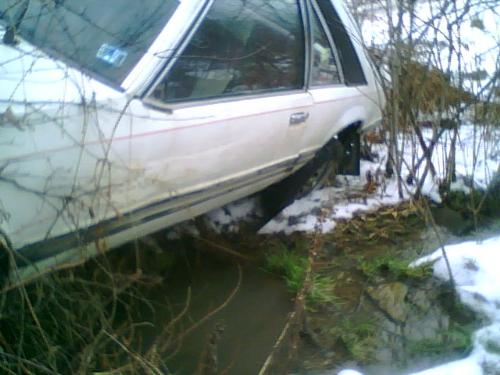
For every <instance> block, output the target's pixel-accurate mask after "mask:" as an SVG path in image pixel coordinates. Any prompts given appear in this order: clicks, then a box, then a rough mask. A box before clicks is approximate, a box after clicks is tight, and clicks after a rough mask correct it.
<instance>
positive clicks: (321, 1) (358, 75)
mask: <svg viewBox="0 0 500 375" xmlns="http://www.w3.org/2000/svg"><path fill="white" fill-rule="evenodd" d="M314 1H315V2H316V4H317V5H318V7H319V9H321V10H322V12H321V13H322V15H323V17H324V19H325V22H326V24H327V26H328V27H327V28H328V29H329V30H332V28H334V29H335V28H336V29H337V31H338V34H335V36H334V35H332V37H333V40H334V41H335V40H337V41H338V46H339V48H338V52H339V61H340V66H341V68H342V69H343V73H344V82H345V85H346V86H348V87H355V86H367V85H368V80H367V73H366V72H365V68H364V67H363V64H362V63H361V60H362V58H361V57H360V53H359V52H358V51H357V46H356V41H355V39H354V38H353V36H356V35H351V31H350V30H349V29H348V28H347V26H348V25H349V22H347V23H346V22H344V20H343V19H342V17H341V16H340V13H339V12H338V10H337V6H336V4H334V1H332V0H314ZM323 10H325V12H323ZM346 16H347V17H348V18H351V19H350V20H349V21H351V20H352V17H351V16H350V15H349V13H347V15H346ZM349 26H351V27H352V26H353V25H349ZM349 58H351V59H352V61H348V60H346V61H344V59H349ZM348 65H349V66H350V67H349V68H347V67H346V66H348Z"/></svg>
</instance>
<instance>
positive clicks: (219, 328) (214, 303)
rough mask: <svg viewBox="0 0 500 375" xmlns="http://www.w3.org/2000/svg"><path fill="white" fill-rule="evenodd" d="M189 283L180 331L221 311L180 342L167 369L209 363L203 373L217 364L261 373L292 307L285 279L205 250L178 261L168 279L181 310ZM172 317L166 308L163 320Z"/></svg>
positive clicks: (230, 370) (221, 369)
mask: <svg viewBox="0 0 500 375" xmlns="http://www.w3.org/2000/svg"><path fill="white" fill-rule="evenodd" d="M187 288H191V303H190V307H189V310H188V314H187V315H186V316H185V317H184V318H183V319H182V324H181V326H182V327H180V328H179V332H180V334H182V332H183V331H185V330H188V329H190V327H191V326H192V325H193V324H198V322H200V321H201V320H202V319H205V317H206V316H207V315H208V314H212V312H213V311H214V310H217V309H220V310H217V312H216V313H214V314H213V315H210V318H209V319H206V320H205V321H204V322H203V323H202V324H201V325H200V326H199V327H197V328H196V329H195V330H193V331H191V332H190V333H188V334H187V336H186V337H185V338H184V339H183V340H182V342H181V343H179V346H178V348H177V349H178V351H177V354H175V355H173V356H172V357H171V359H170V360H169V361H168V363H169V370H170V371H172V372H173V373H175V374H194V373H196V371H197V369H199V368H200V365H205V366H206V372H202V373H206V374H211V373H215V372H212V371H215V368H217V373H224V374H235V375H236V374H242V375H244V374H249V375H250V374H257V373H258V372H259V370H260V368H261V367H262V365H263V363H264V362H265V360H266V358H267V356H268V354H269V353H270V351H271V349H272V347H273V345H274V343H275V341H276V339H277V338H278V336H279V334H280V333H281V330H282V328H283V326H284V324H285V320H286V318H287V315H288V313H289V312H290V311H291V309H292V298H293V295H292V294H291V293H289V292H288V291H287V290H286V287H285V285H284V283H283V282H282V280H281V279H279V278H277V277H276V276H274V275H271V274H269V273H266V272H264V271H263V270H261V269H260V268H259V267H258V266H256V265H255V264H251V263H247V264H246V265H245V264H244V265H241V266H238V264H237V263H235V262H234V261H232V260H228V259H222V258H218V257H214V256H210V255H207V254H203V256H199V257H197V259H196V260H194V261H193V259H189V260H186V261H185V262H184V264H183V265H180V266H176V270H175V272H174V274H172V275H171V276H170V277H168V278H167V287H166V288H165V293H167V294H168V295H169V300H170V301H171V302H172V309H173V310H174V311H176V312H177V313H178V312H179V311H181V310H182V309H183V308H184V306H185V300H186V291H187ZM233 293H235V294H234V297H233V298H232V299H231V300H229V301H227V299H228V297H229V296H231V295H232V294H233ZM226 303H227V304H226ZM170 317H171V314H170V312H166V316H165V319H170ZM159 320H162V317H161V316H159Z"/></svg>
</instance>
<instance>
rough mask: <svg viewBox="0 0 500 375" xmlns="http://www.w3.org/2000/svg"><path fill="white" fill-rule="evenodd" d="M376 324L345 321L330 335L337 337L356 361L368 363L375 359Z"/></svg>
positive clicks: (368, 321)
mask: <svg viewBox="0 0 500 375" xmlns="http://www.w3.org/2000/svg"><path fill="white" fill-rule="evenodd" d="M376 328H377V326H376V322H374V321H371V320H367V321H358V322H354V321H351V320H350V319H344V320H343V321H342V322H341V324H340V325H338V326H337V327H335V328H333V329H332V330H331V331H330V333H331V334H332V335H333V336H336V337H337V338H338V339H339V340H340V342H342V344H343V346H344V347H345V348H346V349H347V351H348V352H349V353H350V354H351V356H352V358H353V359H354V360H355V361H358V362H361V363H367V362H369V361H371V360H372V359H373V355H374V350H375V347H376V342H375V341H376V339H375V334H376Z"/></svg>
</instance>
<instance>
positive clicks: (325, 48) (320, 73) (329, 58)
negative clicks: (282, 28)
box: [311, 10, 340, 86]
mask: <svg viewBox="0 0 500 375" xmlns="http://www.w3.org/2000/svg"><path fill="white" fill-rule="evenodd" d="M311 13H312V17H311V27H312V38H313V39H312V68H311V85H313V86H318V85H325V84H326V85H328V84H332V83H340V75H339V70H338V67H337V63H336V62H335V56H334V54H333V50H332V47H331V44H330V42H329V40H328V36H327V34H326V32H325V30H324V29H323V25H322V24H321V21H320V19H319V17H318V14H317V13H316V10H313V11H312V12H311Z"/></svg>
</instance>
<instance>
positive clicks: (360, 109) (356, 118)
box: [326, 105, 366, 141]
mask: <svg viewBox="0 0 500 375" xmlns="http://www.w3.org/2000/svg"><path fill="white" fill-rule="evenodd" d="M365 121H366V109H365V107H364V106H362V105H356V106H353V107H350V108H349V109H347V110H346V111H345V112H344V113H343V114H342V116H341V117H340V118H339V120H338V122H337V124H338V126H335V127H332V128H331V131H330V134H328V137H327V138H326V141H329V140H330V139H332V138H334V137H335V136H336V135H337V134H338V133H339V132H340V131H342V130H343V129H345V128H346V127H348V126H349V125H352V124H356V123H358V124H359V123H361V125H363V124H364V123H365Z"/></svg>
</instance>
